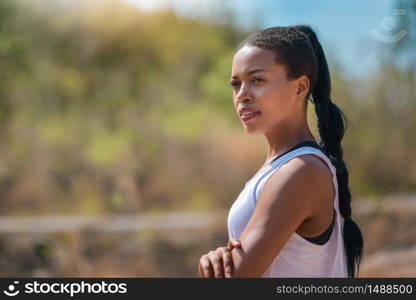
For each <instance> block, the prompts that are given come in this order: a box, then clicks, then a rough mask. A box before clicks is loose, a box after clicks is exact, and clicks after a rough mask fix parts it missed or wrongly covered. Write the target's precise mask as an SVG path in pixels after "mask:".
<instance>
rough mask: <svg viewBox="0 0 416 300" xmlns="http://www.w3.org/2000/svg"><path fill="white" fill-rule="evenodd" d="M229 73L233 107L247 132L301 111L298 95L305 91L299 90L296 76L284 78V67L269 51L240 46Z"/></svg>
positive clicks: (267, 128) (264, 129)
mask: <svg viewBox="0 0 416 300" xmlns="http://www.w3.org/2000/svg"><path fill="white" fill-rule="evenodd" d="M231 73H232V74H231V81H230V84H231V86H232V88H233V101H234V107H235V109H236V111H237V114H238V116H239V117H240V120H241V122H242V123H243V125H244V127H245V129H246V131H247V132H249V133H256V134H261V133H267V132H270V131H272V130H276V129H277V128H279V125H280V127H281V125H282V124H285V123H287V121H290V120H291V119H293V118H294V117H295V116H297V114H299V113H301V108H302V103H300V102H302V101H299V97H301V96H302V95H304V92H301V94H299V87H300V86H299V82H298V79H296V80H290V81H289V80H288V79H287V78H286V69H285V67H284V66H283V65H281V64H277V63H276V61H275V55H274V53H273V52H272V51H270V50H265V49H261V48H259V47H254V46H244V47H242V48H241V49H239V50H238V51H237V52H236V54H235V55H234V59H233V65H232V72H231ZM303 77H304V76H303ZM303 81H304V80H303ZM303 99H304V98H303ZM303 101H304V100H303ZM244 112H245V114H244ZM247 113H249V114H247Z"/></svg>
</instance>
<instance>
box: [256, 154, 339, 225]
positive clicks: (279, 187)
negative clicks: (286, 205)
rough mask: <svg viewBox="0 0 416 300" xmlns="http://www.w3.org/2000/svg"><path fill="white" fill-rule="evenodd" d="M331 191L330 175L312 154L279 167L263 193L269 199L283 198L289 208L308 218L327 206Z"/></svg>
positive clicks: (321, 161) (301, 156)
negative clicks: (292, 207) (287, 200)
mask: <svg viewBox="0 0 416 300" xmlns="http://www.w3.org/2000/svg"><path fill="white" fill-rule="evenodd" d="M332 188H333V182H332V173H331V171H330V169H329V167H328V165H327V164H326V162H325V161H323V160H322V159H321V158H320V157H318V156H316V155H313V154H303V155H300V156H297V157H295V158H293V159H291V160H290V161H288V162H287V163H285V164H284V165H282V166H281V167H280V168H279V169H278V170H277V171H276V172H275V173H274V174H273V175H272V176H270V178H269V180H268V181H267V182H266V184H265V186H264V190H263V191H264V192H265V193H266V194H274V197H271V199H279V198H282V196H284V195H287V196H288V197H289V198H290V202H292V205H296V206H297V207H298V208H302V210H303V211H304V215H305V216H307V217H309V216H311V215H313V214H315V213H316V211H317V210H318V209H319V208H320V207H322V206H325V205H327V204H326V202H327V201H326V199H329V200H330V199H331V192H333V191H332Z"/></svg>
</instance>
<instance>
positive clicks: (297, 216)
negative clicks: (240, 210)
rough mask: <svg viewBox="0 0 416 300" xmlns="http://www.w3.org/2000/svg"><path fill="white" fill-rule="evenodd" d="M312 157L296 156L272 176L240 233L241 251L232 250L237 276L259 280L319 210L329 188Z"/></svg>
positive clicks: (234, 272) (318, 164)
mask: <svg viewBox="0 0 416 300" xmlns="http://www.w3.org/2000/svg"><path fill="white" fill-rule="evenodd" d="M312 156H313V155H302V156H298V157H295V158H294V159H292V160H290V161H289V162H288V163H286V164H284V165H283V166H281V167H280V168H279V169H278V170H277V171H276V172H275V173H274V174H272V175H271V176H270V178H269V179H268V181H267V182H266V184H265V185H264V187H263V190H262V192H261V193H260V196H259V199H258V201H257V205H256V208H255V210H254V212H253V215H252V216H251V218H250V220H249V222H248V223H247V226H246V227H245V229H244V231H243V233H242V234H241V237H240V241H241V248H235V249H233V250H232V251H231V254H232V258H233V262H234V271H233V276H234V277H259V276H261V275H262V274H263V273H264V272H265V271H266V269H267V267H268V266H269V265H270V264H271V262H272V261H273V259H274V258H275V257H276V255H277V254H278V253H279V251H280V250H281V249H282V248H283V246H284V245H285V244H286V242H287V241H288V240H289V238H290V237H291V235H292V234H293V233H294V232H295V231H296V229H297V228H298V227H299V225H300V224H301V223H302V222H303V221H304V220H305V219H306V218H308V217H309V216H311V215H312V213H313V212H314V209H315V210H316V206H317V203H318V201H319V195H320V191H322V189H325V188H328V180H327V175H328V173H327V170H325V169H324V167H323V163H322V162H318V160H319V158H317V157H316V156H313V157H312Z"/></svg>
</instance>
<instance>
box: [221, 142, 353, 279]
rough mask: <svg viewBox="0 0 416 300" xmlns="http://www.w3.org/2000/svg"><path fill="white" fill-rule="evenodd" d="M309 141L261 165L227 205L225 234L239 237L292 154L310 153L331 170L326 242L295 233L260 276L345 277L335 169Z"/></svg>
mask: <svg viewBox="0 0 416 300" xmlns="http://www.w3.org/2000/svg"><path fill="white" fill-rule="evenodd" d="M311 143H314V144H315V145H316V143H315V142H313V141H306V142H303V143H301V144H299V145H296V146H295V147H294V148H292V149H291V150H289V151H288V152H286V153H284V154H282V155H280V156H278V157H277V158H275V159H274V160H272V162H271V163H269V164H268V165H266V166H265V167H263V168H261V169H260V170H259V171H258V172H257V173H256V174H255V175H254V176H253V177H252V178H251V179H250V180H249V181H248V182H247V183H246V184H245V186H244V189H243V190H242V191H241V193H240V195H239V196H238V198H237V199H236V200H235V202H234V203H233V205H232V206H231V208H230V211H229V215H228V220H227V223H228V235H229V237H230V238H235V239H240V236H241V234H242V232H243V231H244V228H245V227H246V225H247V223H248V221H249V220H250V218H251V215H252V214H253V212H254V209H255V207H256V204H257V199H258V197H259V195H260V193H261V190H262V189H263V187H264V185H265V183H266V181H267V179H268V178H269V177H270V176H271V175H272V174H273V173H274V172H275V171H276V170H277V169H278V168H279V167H280V166H282V165H283V164H285V163H287V162H288V161H290V160H291V159H292V158H294V157H297V156H300V155H304V154H313V155H316V156H318V157H320V158H322V159H323V160H324V161H325V162H326V163H327V165H328V167H329V169H330V170H331V173H332V175H333V184H334V187H335V199H334V208H335V218H334V223H333V228H331V231H330V236H329V239H328V241H326V243H324V244H323V245H319V244H316V243H313V242H311V241H310V240H308V239H306V238H304V237H302V236H300V235H299V234H298V233H296V232H294V233H293V234H292V236H291V237H290V238H289V240H288V241H287V243H286V244H285V245H284V246H283V248H282V249H281V250H280V252H279V253H278V254H277V256H276V257H275V258H274V260H273V261H272V263H271V264H270V266H269V267H268V268H267V269H266V271H265V272H264V274H263V275H262V277H348V273H347V263H346V254H345V249H344V240H343V235H342V228H343V225H344V219H343V217H342V215H341V214H340V212H339V203H338V182H337V178H336V169H335V167H334V166H333V165H332V163H331V161H330V160H329V159H328V157H327V156H326V155H325V154H324V153H323V152H322V151H321V150H320V149H318V147H319V146H318V147H316V146H313V145H311ZM304 145H306V146H304ZM308 145H309V146H308ZM326 232H328V230H327V231H326Z"/></svg>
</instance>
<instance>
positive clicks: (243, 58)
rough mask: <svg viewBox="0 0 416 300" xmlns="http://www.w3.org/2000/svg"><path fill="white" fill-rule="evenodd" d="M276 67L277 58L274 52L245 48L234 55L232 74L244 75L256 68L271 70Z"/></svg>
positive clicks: (250, 47) (252, 47) (257, 48)
mask: <svg viewBox="0 0 416 300" xmlns="http://www.w3.org/2000/svg"><path fill="white" fill-rule="evenodd" d="M276 65H277V64H276V57H275V55H274V53H273V52H272V51H270V50H267V49H261V48H259V47H254V46H244V47H242V48H241V49H239V50H238V51H237V52H236V53H235V55H234V58H233V66H232V74H233V75H243V74H244V73H246V72H247V71H249V70H251V69H254V68H255V69H267V70H270V69H272V68H273V67H275V66H276Z"/></svg>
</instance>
